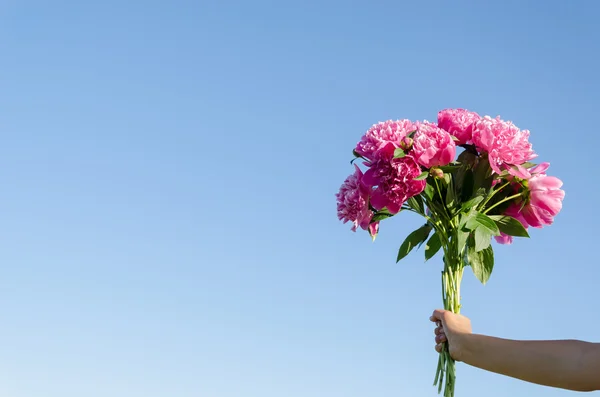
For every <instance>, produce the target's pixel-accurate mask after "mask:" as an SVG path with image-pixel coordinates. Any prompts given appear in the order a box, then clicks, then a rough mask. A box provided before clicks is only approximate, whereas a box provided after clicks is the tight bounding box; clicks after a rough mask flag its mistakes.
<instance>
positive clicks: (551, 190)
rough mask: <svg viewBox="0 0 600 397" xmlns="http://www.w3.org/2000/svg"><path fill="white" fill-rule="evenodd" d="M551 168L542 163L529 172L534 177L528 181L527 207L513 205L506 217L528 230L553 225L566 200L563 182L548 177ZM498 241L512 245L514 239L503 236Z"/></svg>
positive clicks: (517, 203) (518, 204) (518, 203)
mask: <svg viewBox="0 0 600 397" xmlns="http://www.w3.org/2000/svg"><path fill="white" fill-rule="evenodd" d="M549 166H550V164H549V163H542V164H539V165H537V166H535V167H533V168H531V169H530V170H529V172H530V173H531V175H532V176H531V179H529V180H528V181H527V186H528V189H529V195H528V196H529V197H527V198H526V201H525V205H523V203H522V202H516V203H513V204H512V205H511V206H510V207H509V208H508V209H507V210H506V212H505V215H508V216H512V217H513V218H516V219H517V220H518V221H519V222H521V224H522V225H523V226H525V228H526V229H527V228H528V227H529V226H531V227H535V228H541V227H543V226H549V225H551V224H552V223H553V222H554V217H555V216H556V215H557V214H558V213H559V212H560V210H561V209H562V201H563V199H564V198H565V192H564V191H563V190H560V187H561V186H562V181H561V180H560V179H558V178H556V177H553V176H547V175H546V170H547V169H548V167H549ZM521 207H522V208H521ZM496 241H498V242H499V243H501V244H510V243H511V242H512V237H510V236H506V235H502V236H499V237H496Z"/></svg>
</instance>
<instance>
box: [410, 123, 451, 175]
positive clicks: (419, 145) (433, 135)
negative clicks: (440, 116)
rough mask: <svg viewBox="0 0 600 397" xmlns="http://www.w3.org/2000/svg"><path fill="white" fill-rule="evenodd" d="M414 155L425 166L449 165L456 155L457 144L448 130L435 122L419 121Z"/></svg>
mask: <svg viewBox="0 0 600 397" xmlns="http://www.w3.org/2000/svg"><path fill="white" fill-rule="evenodd" d="M417 127H418V128H417V132H416V133H415V136H414V142H413V149H412V155H413V156H414V157H415V160H417V162H418V163H419V164H421V165H422V166H424V167H427V168H430V167H436V166H444V165H448V163H450V162H451V161H452V160H454V156H455V155H456V145H455V144H454V140H453V139H452V137H451V136H450V134H449V133H448V132H447V131H444V130H442V129H441V128H438V127H437V126H436V125H435V124H432V123H428V122H423V123H418V125H417Z"/></svg>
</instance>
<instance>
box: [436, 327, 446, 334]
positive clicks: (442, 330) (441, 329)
mask: <svg viewBox="0 0 600 397" xmlns="http://www.w3.org/2000/svg"><path fill="white" fill-rule="evenodd" d="M442 332H444V328H443V327H437V328H436V329H434V330H433V333H434V334H436V335H439V334H441V333H442Z"/></svg>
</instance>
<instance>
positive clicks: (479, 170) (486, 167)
mask: <svg viewBox="0 0 600 397" xmlns="http://www.w3.org/2000/svg"><path fill="white" fill-rule="evenodd" d="M473 178H474V182H473V185H474V186H476V187H478V188H483V189H484V190H485V191H486V192H487V190H489V189H490V188H491V187H492V182H493V181H494V178H493V177H492V168H491V167H490V161H489V160H488V159H487V158H486V157H484V158H481V159H480V160H479V163H478V164H477V166H476V167H475V170H474V175H473Z"/></svg>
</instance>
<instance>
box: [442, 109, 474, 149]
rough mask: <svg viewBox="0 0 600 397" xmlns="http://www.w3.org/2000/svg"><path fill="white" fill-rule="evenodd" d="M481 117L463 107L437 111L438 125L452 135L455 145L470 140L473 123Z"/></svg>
mask: <svg viewBox="0 0 600 397" xmlns="http://www.w3.org/2000/svg"><path fill="white" fill-rule="evenodd" d="M479 119H481V117H480V116H479V115H478V114H477V113H475V112H470V111H468V110H465V109H444V110H442V111H440V112H439V113H438V127H440V128H441V129H443V130H445V131H448V132H449V133H450V134H451V135H454V136H455V137H456V138H457V139H458V141H457V142H456V144H457V145H464V144H466V143H470V142H471V137H472V134H473V125H474V124H475V122H477V121H479Z"/></svg>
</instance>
